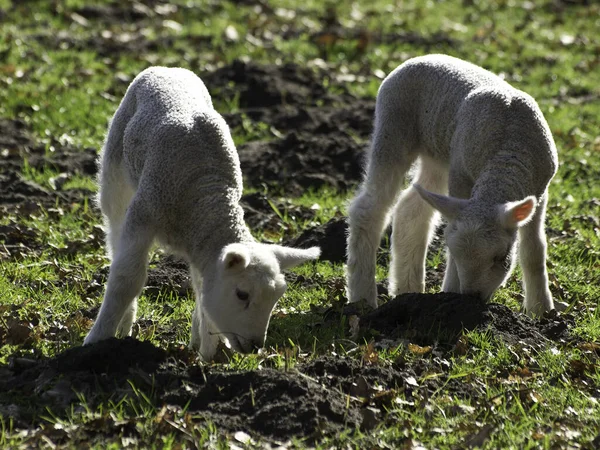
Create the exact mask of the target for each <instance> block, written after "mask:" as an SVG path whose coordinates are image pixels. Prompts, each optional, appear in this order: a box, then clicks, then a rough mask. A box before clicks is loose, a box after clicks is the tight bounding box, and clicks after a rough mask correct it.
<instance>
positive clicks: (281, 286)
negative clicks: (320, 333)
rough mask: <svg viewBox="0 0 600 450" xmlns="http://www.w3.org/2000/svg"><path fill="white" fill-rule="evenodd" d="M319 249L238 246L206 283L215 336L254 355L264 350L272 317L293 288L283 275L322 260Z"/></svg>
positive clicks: (207, 308)
mask: <svg viewBox="0 0 600 450" xmlns="http://www.w3.org/2000/svg"><path fill="white" fill-rule="evenodd" d="M320 253H321V251H320V249H319V248H318V247H312V248H309V249H295V248H290V247H283V246H279V245H269V244H261V243H235V244H229V245H227V246H226V247H225V248H224V249H223V250H222V252H221V255H220V257H219V261H218V262H217V267H216V271H215V276H214V278H213V279H211V280H207V279H206V278H205V279H204V280H203V283H204V286H203V288H204V289H203V292H204V293H203V305H204V312H205V314H207V315H208V318H209V319H210V322H211V323H212V326H213V328H214V329H213V333H217V334H219V335H220V337H221V338H226V339H227V341H229V343H230V345H231V347H232V348H233V349H234V350H236V351H238V352H241V353H249V352H251V351H252V350H254V349H256V348H259V347H262V346H263V345H264V342H265V339H266V335H267V328H268V326H269V320H270V317H271V312H272V311H273V308H274V307H275V304H276V303H277V301H278V300H279V299H280V298H281V296H282V295H283V294H284V292H285V290H286V288H287V285H286V282H285V278H284V276H283V274H282V273H281V271H282V270H285V269H289V268H291V267H294V266H297V265H299V264H302V263H303V262H306V261H309V260H313V259H317V258H318V257H319V255H320Z"/></svg>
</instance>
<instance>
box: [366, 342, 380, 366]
mask: <svg viewBox="0 0 600 450" xmlns="http://www.w3.org/2000/svg"><path fill="white" fill-rule="evenodd" d="M362 360H363V362H364V363H365V364H376V363H377V362H379V353H377V350H376V349H375V343H374V342H373V341H371V342H369V343H368V344H367V345H365V346H364V347H363V354H362Z"/></svg>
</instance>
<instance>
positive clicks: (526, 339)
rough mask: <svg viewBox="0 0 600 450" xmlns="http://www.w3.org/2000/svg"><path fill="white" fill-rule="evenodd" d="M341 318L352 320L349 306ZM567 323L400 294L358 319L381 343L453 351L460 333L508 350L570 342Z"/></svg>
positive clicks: (457, 297)
mask: <svg viewBox="0 0 600 450" xmlns="http://www.w3.org/2000/svg"><path fill="white" fill-rule="evenodd" d="M345 313H346V314H348V313H349V314H354V313H355V311H353V307H352V305H349V306H347V307H346V311H345ZM570 325H572V323H571V319H570V317H569V316H566V315H559V314H558V313H556V311H551V312H550V313H547V314H546V315H545V316H544V317H543V318H542V319H541V320H533V319H531V318H529V317H528V316H526V315H524V314H522V313H520V312H516V311H513V310H512V309H510V308H508V307H507V306H504V305H500V304H497V303H486V302H482V301H481V300H480V299H478V298H477V297H471V296H467V295H461V294H453V293H439V294H403V295H399V296H398V297H396V298H394V299H392V300H390V301H388V302H387V303H384V304H383V305H381V306H380V307H379V308H377V309H375V310H373V311H370V312H367V313H366V314H363V315H361V317H360V326H361V328H363V329H364V330H368V331H377V333H378V334H379V335H380V336H385V338H388V339H390V338H394V337H410V339H411V342H415V343H418V344H421V345H432V344H447V345H450V346H452V345H454V344H455V343H456V341H457V339H458V337H459V336H460V335H461V334H462V333H463V331H465V330H467V331H468V330H481V331H489V332H491V333H492V335H494V336H495V337H498V338H500V339H502V340H504V341H505V342H507V343H508V344H517V343H525V344H527V345H530V346H532V347H539V346H541V345H542V344H545V343H547V342H548V341H549V340H552V341H562V342H565V341H571V340H574V339H575V337H574V336H572V335H571V334H570V333H569V326H570Z"/></svg>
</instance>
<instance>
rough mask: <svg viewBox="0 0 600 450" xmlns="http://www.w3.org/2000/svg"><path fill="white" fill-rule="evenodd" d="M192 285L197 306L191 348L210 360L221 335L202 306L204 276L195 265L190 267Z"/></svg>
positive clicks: (193, 318)
mask: <svg viewBox="0 0 600 450" xmlns="http://www.w3.org/2000/svg"><path fill="white" fill-rule="evenodd" d="M190 273H191V277H192V286H194V293H195V294H196V306H195V307H194V312H193V314H192V333H191V334H192V336H191V339H190V345H189V347H190V349H192V350H197V351H198V352H199V353H200V357H201V358H202V359H203V360H204V361H210V360H211V359H212V358H214V356H215V354H216V353H217V347H218V345H219V341H220V338H219V335H218V333H216V332H215V331H216V330H214V329H213V328H214V327H212V325H211V323H210V320H209V319H208V318H207V317H206V315H205V314H204V311H203V307H202V276H201V274H200V272H199V271H198V270H196V269H194V267H193V266H192V267H190Z"/></svg>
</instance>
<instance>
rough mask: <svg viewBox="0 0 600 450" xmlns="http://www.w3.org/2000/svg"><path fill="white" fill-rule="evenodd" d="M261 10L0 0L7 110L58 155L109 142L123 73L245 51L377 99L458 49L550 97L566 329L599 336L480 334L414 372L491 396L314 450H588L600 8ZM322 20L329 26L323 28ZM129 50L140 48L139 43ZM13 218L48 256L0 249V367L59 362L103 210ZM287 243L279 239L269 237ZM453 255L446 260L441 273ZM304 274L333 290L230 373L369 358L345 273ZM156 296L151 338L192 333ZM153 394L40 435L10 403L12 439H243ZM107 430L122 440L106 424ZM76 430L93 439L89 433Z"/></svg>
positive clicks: (553, 249) (250, 132) (330, 211)
mask: <svg viewBox="0 0 600 450" xmlns="http://www.w3.org/2000/svg"><path fill="white" fill-rule="evenodd" d="M261 4H262V3H258V2H257V3H256V4H252V3H251V2H242V3H241V4H240V3H239V2H228V1H223V2H216V1H202V0H191V1H187V0H186V1H183V0H175V1H173V2H170V3H169V4H164V5H162V9H160V8H159V6H161V5H158V4H155V3H154V2H152V3H148V5H147V8H150V9H151V10H153V11H154V12H152V17H151V18H149V17H147V16H146V15H145V14H144V13H140V14H138V15H128V14H129V13H127V12H126V11H129V10H130V8H127V7H124V9H119V8H118V5H119V3H118V2H110V1H108V0H103V1H101V2H90V1H88V0H57V1H54V2H45V1H41V0H40V1H33V2H16V1H10V0H0V17H1V18H2V20H1V21H0V117H3V118H10V119H13V118H18V119H21V120H23V121H24V122H25V123H26V124H27V126H28V127H30V129H31V130H32V132H33V135H34V138H35V140H36V141H37V142H39V143H41V144H43V145H44V146H45V148H46V149H47V151H48V152H51V150H52V146H54V145H57V143H61V142H63V143H64V142H68V143H69V144H70V145H73V146H75V147H77V148H81V149H84V148H86V147H93V148H96V149H98V148H100V146H101V145H102V141H103V138H104V134H105V132H106V127H107V123H108V120H109V118H110V117H111V115H112V114H113V113H114V111H115V109H116V107H117V105H118V103H119V101H120V99H121V98H122V95H123V94H124V92H125V89H126V87H127V85H128V83H129V81H130V80H131V79H133V77H134V76H135V75H136V74H137V73H138V72H139V71H140V70H142V69H143V68H145V67H147V66H149V65H153V64H161V65H177V66H183V67H187V68H190V69H192V70H194V71H196V72H203V71H208V70H212V69H214V68H216V67H218V66H220V65H222V64H226V63H229V62H231V61H233V60H234V59H236V58H245V59H248V60H252V61H254V62H257V63H274V62H295V63H298V64H300V65H301V66H308V67H314V66H323V65H324V66H326V67H328V68H329V70H330V72H329V74H330V75H329V77H330V78H329V79H327V78H325V79H324V80H323V83H324V85H326V86H329V88H330V89H332V90H335V89H337V87H336V86H338V85H339V80H347V81H346V82H345V84H346V86H347V88H348V89H349V90H350V91H351V92H352V93H354V94H355V95H359V96H367V97H374V96H375V94H376V92H377V88H378V86H379V83H380V81H381V77H382V75H383V74H386V73H388V72H389V71H390V70H392V69H393V68H395V67H396V66H397V65H398V64H399V63H400V62H402V61H404V60H406V59H407V58H408V57H411V56H416V55H420V54H425V53H428V52H446V53H449V54H452V55H454V56H458V57H463V58H465V59H469V60H470V61H472V62H474V63H477V64H480V65H482V66H484V67H486V68H488V69H490V70H493V71H495V72H497V73H500V74H502V75H503V76H504V77H505V78H506V79H507V80H508V81H509V82H511V83H512V84H514V85H515V86H516V87H518V88H520V89H523V90H525V91H527V92H528V93H530V94H531V95H533V96H534V97H535V98H536V99H537V100H538V102H539V104H540V107H541V108H542V111H543V112H544V114H545V116H546V118H547V120H548V122H549V124H550V127H551V129H552V131H553V134H554V137H555V140H556V143H557V146H558V148H559V155H560V162H561V166H560V169H559V172H558V174H557V176H556V177H555V179H554V181H553V182H552V184H551V186H550V202H549V205H548V218H547V229H548V239H549V249H548V252H549V269H550V272H551V274H552V279H551V290H552V291H553V294H554V296H555V299H556V301H557V302H558V303H559V305H561V307H564V308H567V311H568V312H569V313H570V314H572V316H573V320H574V327H573V329H572V331H573V333H574V334H575V335H577V336H578V337H580V338H581V339H582V340H583V341H585V342H587V343H589V346H588V347H585V346H584V347H583V348H581V347H577V346H571V345H569V344H568V343H565V344H560V345H559V344H557V346H555V347H550V348H540V349H536V350H532V349H531V348H526V347H520V346H519V345H507V344H505V343H504V342H503V341H501V340H500V339H498V338H496V337H494V336H492V335H489V334H486V333H479V332H472V333H468V334H466V335H465V336H464V339H465V348H464V352H462V353H453V354H451V355H449V356H446V358H447V363H448V364H447V366H444V367H445V371H442V369H440V372H439V373H425V374H423V375H422V376H421V377H419V378H418V379H417V380H416V381H417V382H418V383H424V382H427V380H429V379H434V378H435V377H439V376H447V379H448V383H452V382H466V383H467V382H468V383H471V384H473V385H474V386H478V389H479V391H478V392H480V395H479V397H477V398H476V399H472V400H471V401H469V400H465V399H460V398H457V397H455V396H453V394H452V391H451V390H450V389H441V390H440V391H439V392H438V394H437V395H436V396H435V397H434V398H430V399H422V398H418V393H415V396H407V395H406V394H405V393H401V394H399V395H398V396H397V401H396V403H394V404H393V405H392V406H391V407H390V408H389V410H388V420H386V421H384V422H383V423H382V424H381V425H380V426H379V428H377V429H376V430H375V431H374V432H371V433H364V434H363V433H361V432H359V431H355V430H348V431H347V433H344V434H341V435H339V436H335V437H331V438H328V439H325V440H324V441H323V442H320V443H318V444H317V447H318V448H331V447H351V448H366V447H367V446H379V445H388V446H391V447H397V446H400V445H408V444H407V443H408V442H409V441H410V440H413V441H414V442H415V443H416V442H421V443H422V444H423V445H425V446H426V447H438V448H452V447H464V446H465V445H466V444H467V443H469V442H471V443H475V444H476V443H477V442H480V443H481V445H482V446H483V447H485V448H567V447H569V446H571V447H574V446H587V448H592V447H593V444H592V441H593V440H594V439H595V438H597V436H598V431H597V430H598V429H599V427H600V420H599V419H598V417H600V407H599V406H598V402H599V401H600V398H599V395H598V390H597V386H598V385H599V384H600V369H599V366H598V355H597V352H598V350H597V348H596V347H594V346H593V344H594V343H596V345H597V342H598V341H599V340H600V316H599V314H600V313H599V309H598V305H597V303H598V298H600V263H599V261H600V224H599V222H598V220H599V219H598V210H599V209H598V208H599V203H598V201H599V200H598V199H600V183H598V182H597V178H598V173H600V137H599V136H598V129H597V119H598V117H600V102H598V98H599V95H600V91H599V90H598V85H599V83H598V81H599V79H598V49H600V40H599V37H598V33H597V28H598V23H597V22H598V21H597V17H598V13H599V12H600V9H599V7H598V5H596V4H594V3H593V2H590V5H588V6H583V5H582V6H576V5H573V4H572V2H543V3H542V2H525V4H524V5H520V4H519V5H517V4H516V3H515V2H511V1H506V0H495V1H483V0H472V1H469V2H464V1H459V0H451V1H429V2H426V1H420V0H407V1H397V2H390V1H389V0H372V1H369V2H365V1H357V2H321V1H317V0H307V1H305V2H302V4H298V2H295V1H290V0H276V1H272V2H269V5H270V7H269V8H266V7H263V6H260V5H261ZM91 5H111V6H112V7H114V8H116V9H115V11H117V13H116V14H117V17H120V19H121V20H115V19H114V18H111V16H110V15H106V14H99V15H98V16H97V17H93V18H90V19H86V18H85V17H83V16H82V15H81V14H80V12H81V8H83V7H87V6H91ZM157 5H158V6H157ZM142 9H143V8H142ZM119 11H121V13H119ZM123 11H125V12H123ZM119 14H122V15H121V16H119ZM326 23H333V24H335V26H332V27H329V28H328V27H326V26H325V24H326ZM232 28H233V29H235V32H236V33H237V36H238V37H237V38H236V37H235V33H233V34H232V31H231V30H232ZM246 36H250V37H251V38H249V39H247V38H245V37H246ZM130 42H136V43H139V45H140V47H139V48H134V49H132V48H131V47H128V45H129V44H128V43H130ZM213 95H214V97H215V104H216V107H217V109H219V110H222V111H224V112H225V111H227V112H235V111H237V110H239V104H238V103H239V99H238V98H235V97H234V98H224V97H222V96H220V95H219V92H213ZM233 134H234V136H235V142H236V144H237V145H241V144H243V143H245V142H250V141H254V140H268V139H273V138H274V137H276V134H275V133H274V131H273V130H271V129H270V128H269V126H268V125H266V124H263V123H255V122H252V121H251V120H249V119H248V118H245V119H243V120H242V123H241V125H240V126H238V127H236V128H234V129H233ZM2 150H3V149H2V148H0V151H2ZM58 175H59V173H58V172H57V171H56V170H55V169H53V168H51V167H45V168H41V169H40V168H33V167H31V166H30V165H29V164H28V162H27V160H25V163H24V165H23V168H22V176H23V177H24V178H26V179H29V180H31V181H34V182H36V183H37V184H39V185H41V186H42V187H44V188H45V189H52V184H51V183H52V180H53V179H54V178H55V177H57V176H58ZM71 188H85V189H89V190H90V191H93V190H94V189H95V183H94V180H93V179H91V178H90V177H86V176H81V175H77V176H74V177H71V178H70V179H69V180H68V181H67V182H66V184H65V185H64V186H63V189H71ZM268 194H269V193H268V192H267V195H268ZM350 195H351V194H350V193H347V192H336V191H333V190H331V189H324V190H320V191H310V192H307V193H306V194H304V195H303V196H301V197H298V198H292V199H289V200H290V201H291V203H290V206H289V208H288V209H292V208H293V207H305V208H314V210H315V211H316V214H315V218H314V219H312V222H315V223H325V222H326V221H327V220H329V219H330V218H332V217H335V216H338V215H344V214H345V211H346V208H345V204H346V202H347V200H348V198H349V196H350ZM271 200H275V199H271ZM273 205H274V210H275V213H276V214H277V215H278V216H279V217H280V219H281V221H282V222H283V223H284V224H286V225H287V227H288V228H287V229H288V230H293V231H294V232H295V233H299V232H301V230H303V229H304V228H306V227H307V226H310V225H311V223H310V222H311V221H301V220H300V221H298V220H296V218H295V217H294V216H293V214H290V213H289V212H288V211H287V210H286V208H285V207H284V208H279V207H277V206H276V205H275V203H273ZM315 205H317V206H315ZM0 224H1V225H3V226H4V225H16V226H18V227H20V229H28V230H33V231H32V232H33V233H34V237H32V241H33V242H35V244H36V246H34V248H35V250H31V249H30V250H27V249H25V250H24V252H23V254H22V255H21V256H20V257H18V258H6V257H0V273H1V274H2V276H1V277H0V318H1V320H0V329H2V330H3V331H2V336H4V337H3V340H2V342H1V347H0V362H1V363H2V364H6V363H7V362H8V361H9V360H10V359H11V358H14V357H25V356H27V357H51V356H54V355H56V354H58V353H60V352H62V351H64V350H65V349H67V348H70V347H71V346H73V345H74V344H77V343H81V341H82V339H83V336H84V335H85V333H86V331H87V329H88V328H89V326H90V320H89V319H88V318H87V315H86V314H85V313H88V312H89V311H91V310H93V308H94V306H96V305H97V304H98V301H99V296H100V295H101V290H98V289H94V286H92V284H93V281H94V279H95V275H96V274H97V273H98V272H99V271H101V270H103V266H105V265H106V263H107V259H106V257H105V256H104V251H103V249H102V245H101V243H100V242H99V241H101V234H99V231H98V228H97V227H98V225H99V224H100V218H99V216H98V213H97V211H96V210H95V209H94V208H93V207H92V202H91V199H89V200H88V202H87V203H84V204H82V205H72V206H69V207H62V208H58V207H56V208H46V209H42V210H40V211H39V212H37V213H35V214H33V215H23V214H16V213H11V214H6V215H4V216H2V217H0ZM279 237H280V235H279V234H277V233H276V234H275V235H269V238H270V239H273V240H277V239H278V238H279ZM2 254H3V253H1V252H0V255H2ZM442 262H443V253H441V252H439V253H437V254H435V255H433V256H432V258H431V259H430V261H429V262H428V264H429V267H436V266H438V265H439V264H441V263H442ZM295 272H296V273H297V274H299V275H305V276H307V277H316V278H317V279H318V280H320V281H321V282H320V284H319V285H318V286H317V287H309V288H306V287H302V286H295V285H292V286H291V287H290V289H289V290H288V293H287V294H286V296H285V297H284V298H283V299H282V301H281V302H280V303H279V305H278V307H277V309H276V311H275V318H274V319H273V321H272V324H271V328H270V332H269V338H268V341H267V344H268V347H269V348H270V350H268V353H267V356H265V355H264V354H263V355H261V354H258V355H249V356H241V355H234V356H232V358H231V360H230V361H229V362H228V363H225V364H224V365H223V366H224V367H225V368H229V369H231V370H242V369H244V370H256V369H258V368H259V367H264V366H269V367H276V368H278V369H281V370H284V369H285V368H288V367H289V366H290V365H294V364H296V363H297V362H298V361H303V360H306V359H310V358H315V357H317V356H319V355H323V354H330V353H331V352H336V353H338V354H350V355H356V354H358V353H359V352H357V351H355V350H354V349H356V348H358V347H357V346H361V345H365V343H364V342H356V343H352V341H351V340H350V339H349V337H348V336H347V335H346V333H347V331H346V330H347V327H346V324H345V323H341V322H340V323H337V324H333V325H331V326H328V327H324V326H322V324H321V322H322V311H323V310H324V309H325V308H326V307H328V306H329V305H330V304H331V302H332V301H333V300H336V299H338V298H339V297H340V295H341V292H342V291H340V288H339V286H337V284H336V282H337V281H336V280H338V281H339V280H341V279H342V278H343V268H342V266H341V265H331V264H328V263H317V264H315V265H306V266H304V267H300V268H298V269H296V270H295ZM315 274H317V275H315ZM385 276H386V270H385V267H378V278H379V279H382V280H383V279H384V278H385ZM519 280H520V275H519V274H518V272H517V273H516V274H515V275H514V276H513V277H511V279H510V280H509V283H508V284H507V286H506V287H505V288H503V289H502V290H500V291H499V292H498V294H497V295H496V298H495V300H496V301H498V302H501V303H504V304H506V305H508V306H509V307H510V308H513V309H518V308H519V307H520V300H519V298H520V295H521V292H522V290H521V286H520V281H519ZM160 295H164V296H165V297H164V298H161V302H156V301H154V299H149V298H147V296H145V295H143V296H142V298H141V299H140V313H139V314H140V323H141V324H142V325H141V326H140V330H139V335H138V336H139V337H140V338H142V339H145V340H150V341H152V342H153V343H155V344H156V345H158V346H162V347H164V346H167V345H169V344H183V343H185V341H186V340H187V336H188V330H189V320H190V319H189V318H190V315H191V308H192V304H193V303H192V300H191V299H190V298H187V297H183V298H179V297H178V296H176V295H174V294H172V293H164V294H160ZM150 300H152V301H150ZM159 303H160V304H159ZM161 305H163V306H161ZM164 305H168V306H169V307H168V308H166V307H164ZM48 311H51V313H50V314H48V313H47V312H48ZM11 324H13V325H11ZM15 324H17V325H19V327H21V328H14V327H16V326H17V325H15ZM11 327H13V328H11ZM17 329H18V330H20V332H21V333H24V335H21V337H22V338H21V339H18V338H17V337H18V336H17V337H15V336H13V338H14V339H13V340H10V339H8V338H7V337H6V336H8V335H9V334H10V333H9V332H14V333H16V332H15V331H14V330H17ZM172 329H176V330H177V331H176V332H172V331H170V330H172ZM11 330H12V331H11ZM379 353H380V357H381V360H382V361H388V362H389V361H397V360H399V359H400V358H403V359H405V360H406V361H407V362H406V363H407V364H412V363H415V361H418V360H419V359H426V360H428V361H429V360H430V359H433V358H434V356H432V355H431V354H427V355H415V354H411V352H410V351H408V350H407V349H406V346H405V345H403V344H401V343H400V344H398V345H397V346H395V347H393V348H391V349H382V350H379ZM581 370H583V373H585V374H586V376H583V373H582V372H581ZM586 380H588V381H586ZM589 380H591V381H589ZM590 383H592V385H590ZM594 385H595V386H596V387H593V386H594ZM144 395H145V394H143V393H142V392H141V391H139V390H137V389H136V388H135V386H131V391H130V393H129V395H128V396H126V397H125V398H124V399H123V400H122V401H120V402H118V403H107V404H105V405H101V406H100V407H99V409H97V410H92V409H90V408H89V407H87V406H86V401H85V399H80V402H79V405H80V408H79V409H77V410H73V411H72V412H69V413H68V414H67V415H66V417H65V415H62V414H60V412H58V411H52V410H49V411H48V414H47V416H46V418H45V419H44V422H43V425H41V427H40V428H37V429H33V430H32V429H30V430H23V429H22V428H20V427H17V426H16V425H15V424H14V423H13V422H12V421H11V419H10V415H9V414H7V413H6V412H5V411H6V410H4V409H1V410H0V419H1V422H0V425H1V427H2V433H1V437H0V446H1V447H4V448H16V447H18V446H20V445H25V446H26V445H28V443H29V444H30V445H31V443H38V444H39V443H41V442H43V438H42V436H43V435H47V432H48V430H52V433H54V434H51V435H50V436H52V437H56V438H57V439H59V438H60V439H62V442H64V446H65V447H77V446H78V445H80V444H81V445H85V444H89V445H92V446H102V447H104V446H106V447H107V448H120V447H122V446H124V445H125V444H124V441H123V440H122V439H124V438H123V437H122V435H123V429H124V427H126V426H134V427H135V428H136V429H138V431H140V432H141V436H142V437H141V438H140V441H138V442H132V443H131V445H132V446H144V440H147V442H155V446H156V447H160V448H178V447H179V446H180V445H183V446H186V445H190V439H191V440H192V441H195V442H196V445H197V446H198V447H201V446H208V447H214V448H229V447H228V440H231V436H229V437H228V436H222V435H221V434H219V432H218V430H216V428H215V427H214V426H212V425H211V424H210V423H206V422H204V421H197V420H196V421H195V420H191V418H190V417H189V415H187V414H186V412H185V411H181V410H175V411H170V410H167V411H164V410H162V409H161V407H160V406H156V405H154V404H153V403H152V402H151V401H150V400H149V399H148V398H146V397H145V396H144ZM157 418H159V419H157ZM167 419H168V420H167ZM102 427H104V428H102ZM101 428H102V429H106V430H110V433H113V434H114V435H113V436H112V437H107V433H104V434H102V433H98V432H97V430H98V429H101ZM80 429H81V430H84V431H85V430H87V431H86V432H85V433H83V434H81V435H79V434H78V433H79V431H78V430H80ZM94 433H96V434H94ZM110 433H108V435H109V436H110V435H111V434H110ZM90 435H92V436H95V437H94V438H93V439H92V440H91V441H78V439H79V437H81V439H88V438H89V436H90ZM78 436H79V437H78ZM478 436H479V438H480V441H477V437H478ZM40 445H41V444H40ZM293 445H296V446H298V447H303V446H304V444H303V443H302V442H295V443H294V444H293Z"/></svg>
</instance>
